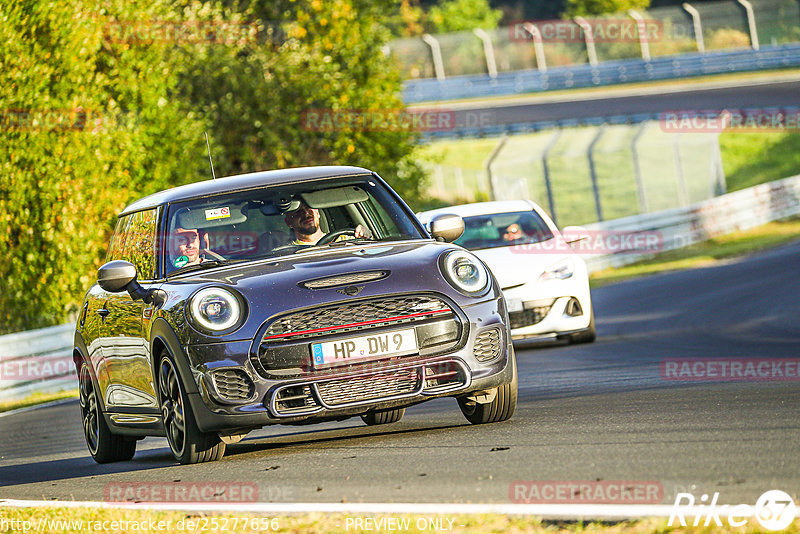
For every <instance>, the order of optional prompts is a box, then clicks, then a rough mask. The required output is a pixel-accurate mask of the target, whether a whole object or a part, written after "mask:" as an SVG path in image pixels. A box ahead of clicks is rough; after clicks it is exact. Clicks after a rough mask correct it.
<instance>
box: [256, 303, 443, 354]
mask: <svg viewBox="0 0 800 534" xmlns="http://www.w3.org/2000/svg"><path fill="white" fill-rule="evenodd" d="M452 314H453V310H452V308H450V306H449V305H447V303H445V302H444V301H443V300H441V299H439V298H437V297H433V296H427V295H413V296H402V297H386V298H380V299H372V300H365V301H360V302H348V303H346V304H339V305H336V306H328V307H325V308H314V309H311V310H305V311H302V312H297V313H293V314H291V315H287V316H284V317H281V318H279V319H277V320H275V321H274V322H273V323H272V324H271V325H270V326H269V328H267V331H266V332H265V334H264V337H263V338H262V344H271V343H275V342H280V341H289V340H292V341H293V340H298V339H306V338H311V337H317V336H320V335H324V334H340V333H344V332H352V331H358V330H364V329H368V328H375V327H381V326H387V325H395V324H404V323H413V322H416V321H421V320H425V319H429V318H432V317H436V318H443V317H448V316H452Z"/></svg>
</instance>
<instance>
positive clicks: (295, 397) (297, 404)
mask: <svg viewBox="0 0 800 534" xmlns="http://www.w3.org/2000/svg"><path fill="white" fill-rule="evenodd" d="M274 402H275V404H274V406H275V412H277V414H278V415H299V414H303V413H310V412H314V411H317V410H318V409H320V406H319V404H317V401H316V400H314V397H313V395H312V394H311V387H310V386H309V385H308V384H301V385H299V386H291V387H287V388H283V389H281V390H280V391H278V392H277V393H276V394H275V400H274Z"/></svg>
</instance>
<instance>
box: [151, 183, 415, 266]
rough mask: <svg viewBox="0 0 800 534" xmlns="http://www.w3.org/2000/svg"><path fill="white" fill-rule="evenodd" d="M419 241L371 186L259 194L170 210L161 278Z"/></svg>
mask: <svg viewBox="0 0 800 534" xmlns="http://www.w3.org/2000/svg"><path fill="white" fill-rule="evenodd" d="M423 237H425V236H423V235H422V234H421V233H420V231H419V229H418V228H417V227H416V225H414V223H413V221H412V220H411V219H410V217H409V216H408V215H406V213H405V212H404V211H403V210H402V209H401V208H400V206H399V205H398V204H397V203H396V202H395V200H394V198H393V197H392V196H391V195H390V193H389V192H388V191H387V190H386V189H385V188H384V187H383V186H381V185H380V184H379V183H376V182H375V181H373V180H372V179H364V178H361V179H353V178H348V179H330V180H321V181H314V182H311V183H305V184H293V185H288V186H279V187H264V188H259V189H252V190H248V191H239V192H235V193H226V194H222V195H215V196H212V197H205V198H202V199H197V200H192V201H186V202H180V203H174V204H172V205H170V209H169V214H168V218H167V239H166V242H167V246H166V247H164V263H165V266H166V269H165V271H166V272H167V273H168V274H169V273H172V272H174V271H176V270H178V269H181V270H194V269H195V268H202V266H204V265H206V266H213V265H220V264H225V263H232V262H239V261H249V260H255V259H261V258H267V257H272V256H278V255H285V254H295V253H298V252H303V251H305V250H311V249H315V248H318V247H320V246H345V245H347V244H348V242H350V243H360V242H363V241H364V240H368V241H392V240H401V239H420V238H423Z"/></svg>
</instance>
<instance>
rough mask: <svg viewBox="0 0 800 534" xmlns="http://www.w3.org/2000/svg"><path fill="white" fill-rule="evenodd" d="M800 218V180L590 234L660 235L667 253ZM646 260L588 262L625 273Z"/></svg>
mask: <svg viewBox="0 0 800 534" xmlns="http://www.w3.org/2000/svg"><path fill="white" fill-rule="evenodd" d="M798 214H800V175H798V176H793V177H791V178H785V179H783V180H777V181H774V182H768V183H765V184H760V185H756V186H753V187H749V188H747V189H742V190H740V191H734V192H733V193H726V194H724V195H720V196H718V197H715V198H712V199H709V200H704V201H702V202H698V203H696V204H692V205H690V206H687V207H685V208H676V209H671V210H665V211H660V212H654V213H645V214H642V215H635V216H632V217H624V218H621V219H615V220H612V221H606V222H602V223H594V224H590V225H587V226H586V227H587V228H588V229H590V230H598V231H613V232H625V233H637V232H658V233H659V234H660V235H661V247H659V248H660V249H661V250H673V249H677V248H682V247H686V246H689V245H692V244H695V243H700V242H702V241H706V240H708V239H711V238H714V237H717V236H721V235H725V234H729V233H731V232H736V231H739V230H746V229H748V228H753V227H756V226H760V225H762V224H766V223H768V222H771V221H776V220H779V219H784V218H786V217H792V216H796V215H798ZM652 254H653V253H652V251H648V252H647V253H643V254H636V253H630V251H625V252H620V253H617V254H610V255H597V256H591V257H587V258H586V260H587V263H588V265H589V271H590V272H595V271H599V270H602V269H606V268H608V267H620V266H623V265H627V264H630V263H633V262H636V261H639V260H641V259H643V258H645V257H649V256H652Z"/></svg>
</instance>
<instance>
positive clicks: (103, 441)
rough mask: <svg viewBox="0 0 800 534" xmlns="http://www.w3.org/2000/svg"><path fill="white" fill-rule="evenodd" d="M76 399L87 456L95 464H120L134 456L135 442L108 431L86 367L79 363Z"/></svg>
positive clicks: (83, 362) (95, 389) (83, 363)
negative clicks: (79, 409)
mask: <svg viewBox="0 0 800 534" xmlns="http://www.w3.org/2000/svg"><path fill="white" fill-rule="evenodd" d="M78 397H79V400H80V407H81V421H82V422H83V437H84V438H86V446H87V447H89V454H91V455H92V458H94V461H95V462H97V463H98V464H107V463H111V462H124V461H126V460H130V459H131V458H133V455H134V454H135V453H136V440H135V439H129V438H126V437H124V436H119V435H117V434H113V433H112V432H111V429H109V428H108V425H107V424H106V420H105V419H104V418H103V413H102V411H101V410H100V403H99V402H98V401H97V388H96V387H95V384H94V382H93V381H92V375H91V372H90V371H89V366H88V364H87V363H86V362H85V361H83V360H81V365H80V370H79V371H78Z"/></svg>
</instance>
